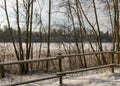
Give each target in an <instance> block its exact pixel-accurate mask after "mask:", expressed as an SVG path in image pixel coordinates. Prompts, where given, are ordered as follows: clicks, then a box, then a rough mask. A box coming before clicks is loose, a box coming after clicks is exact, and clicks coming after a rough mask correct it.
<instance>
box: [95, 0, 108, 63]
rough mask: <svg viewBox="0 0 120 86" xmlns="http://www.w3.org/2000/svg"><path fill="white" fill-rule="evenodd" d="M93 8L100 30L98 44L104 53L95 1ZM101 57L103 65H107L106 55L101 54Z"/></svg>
mask: <svg viewBox="0 0 120 86" xmlns="http://www.w3.org/2000/svg"><path fill="white" fill-rule="evenodd" d="M93 6H94V12H95V19H96V23H97V28H98V40H99V41H98V44H99V48H100V51H103V49H102V40H101V33H100V27H99V22H98V16H97V10H96V4H95V0H93ZM101 55H102V59H103V63H105V64H107V61H106V59H105V57H104V55H103V54H101Z"/></svg>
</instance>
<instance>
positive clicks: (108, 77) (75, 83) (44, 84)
mask: <svg viewBox="0 0 120 86" xmlns="http://www.w3.org/2000/svg"><path fill="white" fill-rule="evenodd" d="M45 76H46V75H45ZM38 77H40V76H39V75H32V76H25V77H22V78H20V77H17V78H15V77H9V78H4V79H1V80H0V86H2V84H5V83H8V82H9V83H11V82H19V81H23V80H28V79H34V78H38ZM42 77H43V76H42ZM19 86H59V81H58V79H53V80H46V81H40V82H35V83H29V84H26V85H19ZM62 86H120V72H115V73H110V72H109V73H103V74H91V75H85V76H81V77H75V76H74V77H71V76H70V77H67V76H66V77H64V79H63V85H62Z"/></svg>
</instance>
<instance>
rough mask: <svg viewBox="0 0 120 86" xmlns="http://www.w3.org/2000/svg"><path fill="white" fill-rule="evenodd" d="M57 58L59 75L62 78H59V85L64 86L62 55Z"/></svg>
mask: <svg viewBox="0 0 120 86" xmlns="http://www.w3.org/2000/svg"><path fill="white" fill-rule="evenodd" d="M57 58H58V61H59V62H58V63H59V72H58V73H57V75H59V76H60V77H59V84H60V86H61V85H62V74H61V72H62V57H61V53H59V54H58V56H57Z"/></svg>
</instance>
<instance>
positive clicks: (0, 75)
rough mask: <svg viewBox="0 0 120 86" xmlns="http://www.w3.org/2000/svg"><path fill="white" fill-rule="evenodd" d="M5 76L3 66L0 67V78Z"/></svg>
mask: <svg viewBox="0 0 120 86" xmlns="http://www.w3.org/2000/svg"><path fill="white" fill-rule="evenodd" d="M4 77H5V74H4V66H3V65H0V78H4Z"/></svg>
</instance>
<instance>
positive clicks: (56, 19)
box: [0, 0, 109, 30]
mask: <svg viewBox="0 0 120 86" xmlns="http://www.w3.org/2000/svg"><path fill="white" fill-rule="evenodd" d="M19 1H20V2H21V1H22V0H19ZM37 1H39V3H40V5H39V4H38V3H35V4H34V8H35V9H37V11H38V12H39V6H40V7H43V10H42V20H43V22H44V24H47V23H48V0H43V1H42V0H37ZM52 1H53V0H52ZM54 1H55V2H54V5H56V6H54V7H52V8H53V9H54V10H53V9H52V23H64V21H65V17H64V16H63V15H64V14H61V13H55V11H57V10H60V11H63V12H64V9H63V8H62V9H59V8H57V6H58V3H59V1H58V0H54ZM82 1H83V0H82ZM99 1H100V0H96V6H97V8H98V10H97V13H98V16H99V18H98V19H99V23H100V27H101V29H102V30H106V27H105V26H104V25H106V26H109V24H108V21H109V20H108V17H106V16H105V14H104V13H103V7H104V6H103V4H100V3H99ZM3 2H4V0H1V2H0V6H4V3H3ZM7 4H8V11H9V16H10V18H11V22H12V23H15V19H14V18H13V17H14V16H15V14H14V11H13V9H12V8H11V7H12V6H15V0H14V2H13V0H7ZM87 4H89V2H88V3H87ZM88 15H89V19H90V20H91V21H93V23H94V22H95V17H94V14H93V12H92V11H91V12H89V14H88ZM5 20H6V17H5V12H4V10H3V9H2V8H0V24H1V25H2V26H3V25H4V24H5V22H6V21H5ZM86 26H87V25H86Z"/></svg>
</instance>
